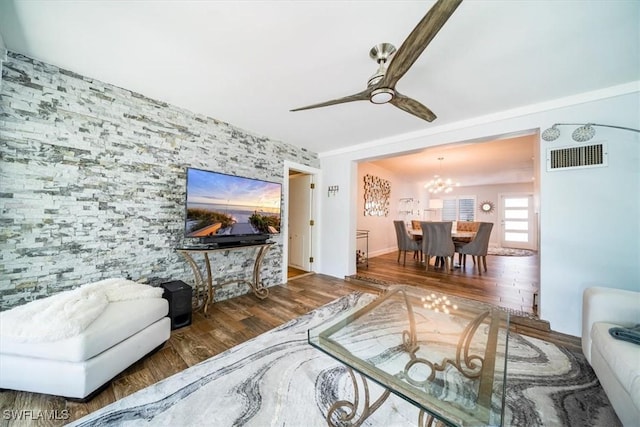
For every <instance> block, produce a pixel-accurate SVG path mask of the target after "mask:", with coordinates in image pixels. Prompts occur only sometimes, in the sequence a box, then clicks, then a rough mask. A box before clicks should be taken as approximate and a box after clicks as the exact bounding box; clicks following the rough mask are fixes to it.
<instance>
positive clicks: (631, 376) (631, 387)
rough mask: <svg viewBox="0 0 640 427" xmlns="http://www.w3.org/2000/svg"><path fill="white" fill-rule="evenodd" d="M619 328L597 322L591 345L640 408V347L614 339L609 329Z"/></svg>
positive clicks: (592, 333) (594, 325)
mask: <svg viewBox="0 0 640 427" xmlns="http://www.w3.org/2000/svg"><path fill="white" fill-rule="evenodd" d="M619 326H620V325H616V324H613V323H606V322H595V323H594V324H593V327H592V329H591V340H592V344H591V345H592V346H593V347H595V348H597V349H598V351H599V352H600V353H601V354H602V356H603V357H604V359H605V360H606V361H607V363H608V364H609V367H610V368H611V372H613V373H614V375H615V376H616V378H617V379H618V381H619V382H620V384H622V386H623V387H624V388H625V389H626V390H627V392H628V393H629V394H630V395H631V398H632V400H633V403H634V405H635V406H636V407H637V408H640V345H637V344H632V343H630V342H626V341H621V340H617V339H615V338H613V337H612V336H611V335H610V334H609V329H610V328H614V327H619Z"/></svg>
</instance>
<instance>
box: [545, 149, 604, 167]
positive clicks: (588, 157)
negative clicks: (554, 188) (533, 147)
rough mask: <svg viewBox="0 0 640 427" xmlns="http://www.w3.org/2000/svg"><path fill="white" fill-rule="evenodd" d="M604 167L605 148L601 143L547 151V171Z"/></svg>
mask: <svg viewBox="0 0 640 427" xmlns="http://www.w3.org/2000/svg"><path fill="white" fill-rule="evenodd" d="M604 166H607V147H606V145H605V144H602V143H600V144H591V145H581V146H577V147H576V146H571V147H561V148H549V149H548V150H547V170H548V171H555V170H563V169H578V168H598V167H604Z"/></svg>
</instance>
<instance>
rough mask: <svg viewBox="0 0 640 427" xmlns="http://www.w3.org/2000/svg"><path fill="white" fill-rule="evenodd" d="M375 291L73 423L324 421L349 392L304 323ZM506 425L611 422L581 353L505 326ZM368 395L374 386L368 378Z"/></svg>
mask: <svg viewBox="0 0 640 427" xmlns="http://www.w3.org/2000/svg"><path fill="white" fill-rule="evenodd" d="M374 298H375V297H374V296H373V295H371V294H361V293H354V294H351V295H348V296H346V297H342V298H340V299H338V300H336V301H334V302H332V303H330V304H328V305H326V306H324V307H321V308H319V309H317V310H314V311H312V312H310V313H308V314H306V315H304V316H301V317H299V318H297V319H294V320H292V321H290V322H288V323H286V324H284V325H282V326H281V327H279V328H276V329H274V330H271V331H269V332H266V333H264V334H262V335H260V336H258V337H256V338H254V339H252V340H250V341H247V342H245V343H243V344H241V345H238V346H236V347H234V348H232V349H230V350H228V351H226V352H224V353H221V354H219V355H217V356H215V357H212V358H210V359H208V360H206V361H204V362H202V363H200V364H198V365H195V366H193V367H191V368H188V369H186V370H185V371H183V372H180V373H178V374H176V375H174V376H172V377H169V378H167V379H165V380H163V381H160V382H159V383H156V384H154V385H152V386H149V387H147V388H145V389H143V390H140V391H139V392H137V393H134V394H132V395H130V396H127V397H125V398H124V399H121V400H118V401H116V402H114V403H112V404H111V405H108V406H106V407H104V408H102V409H100V410H98V411H96V412H94V413H92V414H89V415H87V416H86V417H84V418H82V419H80V420H78V421H76V422H75V423H72V424H71V425H74V426H91V427H95V426H113V425H118V426H123V425H126V426H134V425H136V426H137V425H140V426H149V425H153V426H177V425H180V426H203V425H215V426H259V427H262V426H293V427H297V426H326V421H325V417H326V414H327V411H328V409H329V407H330V406H331V404H332V403H333V402H335V401H336V400H337V399H344V398H348V397H349V396H350V394H351V389H350V386H347V383H350V382H349V381H347V379H346V378H347V376H348V374H347V372H346V370H345V368H344V367H343V366H342V365H341V364H340V363H338V362H337V361H335V360H334V359H332V358H331V357H329V356H327V355H325V354H324V353H322V352H320V351H319V350H317V349H315V348H313V347H311V346H310V345H309V344H308V343H307V330H308V329H309V328H311V327H313V326H315V325H318V324H320V323H321V322H324V321H326V320H328V319H332V318H334V317H335V316H337V315H339V314H340V312H342V311H344V310H346V309H348V308H350V307H354V306H361V305H363V304H366V303H367V302H370V301H372V300H373V299H374ZM509 340H510V342H509V356H508V364H507V373H508V379H507V385H506V404H507V409H506V411H505V425H508V426H527V427H535V426H576V427H577V426H580V427H585V426H607V427H612V426H619V425H620V422H619V421H618V419H617V418H616V416H615V414H614V413H613V410H612V408H611V406H610V404H609V401H608V400H607V397H606V396H605V394H604V392H603V390H602V388H601V387H600V384H599V383H598V381H597V379H596V378H595V375H594V373H593V371H592V370H591V368H590V367H589V366H588V365H587V363H586V361H585V359H584V357H583V356H582V355H581V354H579V353H574V352H571V351H568V350H566V349H563V348H560V347H558V346H556V345H554V344H551V343H548V342H545V341H541V340H538V339H534V338H529V337H525V336H522V335H518V334H515V333H511V334H510V335H509ZM370 391H371V394H372V396H371V399H372V400H374V399H376V398H377V397H378V396H379V395H380V393H381V392H382V389H381V388H380V387H379V386H377V385H375V384H371V385H370ZM417 420H418V410H417V409H416V408H415V407H414V406H413V405H411V404H409V403H408V402H406V401H404V400H403V399H401V398H399V397H396V396H394V395H391V397H390V398H389V399H388V400H387V401H386V402H385V403H384V404H383V405H382V406H381V407H380V408H379V409H378V410H377V411H376V412H375V413H373V414H372V415H371V416H370V417H369V418H368V419H367V420H366V421H365V422H364V423H363V425H365V426H384V427H386V426H415V425H417Z"/></svg>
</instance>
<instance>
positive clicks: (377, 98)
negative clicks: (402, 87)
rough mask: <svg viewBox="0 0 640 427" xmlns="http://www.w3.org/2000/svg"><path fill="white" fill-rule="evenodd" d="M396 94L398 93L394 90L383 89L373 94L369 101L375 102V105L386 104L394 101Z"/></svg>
mask: <svg viewBox="0 0 640 427" xmlns="http://www.w3.org/2000/svg"><path fill="white" fill-rule="evenodd" d="M395 94H396V93H395V92H394V91H393V89H390V88H388V87H382V88H380V89H376V90H374V91H373V92H371V96H370V97H369V101H371V102H373V103H374V104H386V103H387V102H389V101H391V100H392V99H393V97H394V95H395Z"/></svg>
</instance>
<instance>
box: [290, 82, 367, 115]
mask: <svg viewBox="0 0 640 427" xmlns="http://www.w3.org/2000/svg"><path fill="white" fill-rule="evenodd" d="M371 91H372V89H371V88H367V89H365V90H363V91H362V92H360V93H356V94H355V95H349V96H345V97H343V98H338V99H332V100H331V101H325V102H321V103H319V104H313V105H307V106H306V107H300V108H295V109H293V110H290V111H301V110H310V109H312V108H320V107H327V106H329V105H335V104H344V103H345V102H352V101H368V100H369V95H371Z"/></svg>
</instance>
